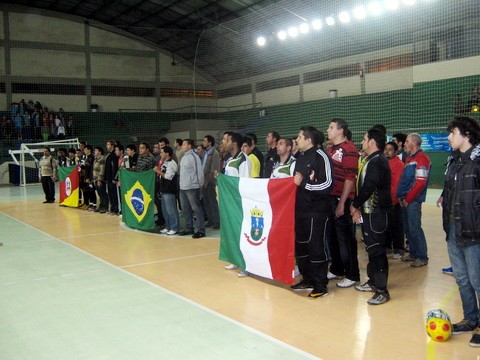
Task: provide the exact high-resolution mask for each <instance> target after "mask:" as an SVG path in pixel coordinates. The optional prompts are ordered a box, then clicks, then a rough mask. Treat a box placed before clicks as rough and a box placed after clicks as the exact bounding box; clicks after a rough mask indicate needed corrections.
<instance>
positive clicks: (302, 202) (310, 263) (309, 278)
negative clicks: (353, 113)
mask: <svg viewBox="0 0 480 360" xmlns="http://www.w3.org/2000/svg"><path fill="white" fill-rule="evenodd" d="M323 140H324V136H323V134H322V133H320V132H319V131H318V130H317V129H316V128H314V127H312V126H304V127H302V128H301V129H300V131H299V133H298V137H297V139H296V142H297V148H298V150H299V151H300V155H299V156H298V157H297V162H296V165H295V175H294V178H293V179H294V182H295V184H296V185H297V186H298V190H297V197H296V205H295V256H296V259H297V265H298V269H299V271H300V274H302V277H303V280H302V281H301V282H299V283H298V284H295V285H292V286H291V289H292V290H306V289H312V292H311V293H310V294H309V295H308V297H310V298H318V297H321V296H325V295H327V293H328V290H327V284H328V279H327V272H328V261H329V254H328V245H327V239H326V234H327V225H328V221H329V218H328V216H329V210H330V209H329V205H328V204H329V195H330V191H331V189H332V186H333V169H332V164H331V162H330V159H329V157H328V156H327V154H326V153H325V152H324V151H323V150H321V149H317V145H318V144H322V143H323Z"/></svg>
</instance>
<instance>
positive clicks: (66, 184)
mask: <svg viewBox="0 0 480 360" xmlns="http://www.w3.org/2000/svg"><path fill="white" fill-rule="evenodd" d="M79 171H80V167H79V166H78V165H76V166H68V167H59V168H58V186H59V190H60V205H64V206H70V207H78V200H79V189H78V187H79V184H80V173H79Z"/></svg>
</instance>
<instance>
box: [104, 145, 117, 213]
mask: <svg viewBox="0 0 480 360" xmlns="http://www.w3.org/2000/svg"><path fill="white" fill-rule="evenodd" d="M115 145H116V142H115V141H114V140H109V141H107V152H108V154H107V157H106V159H105V174H104V176H103V180H104V181H105V183H106V184H107V193H108V203H109V205H110V211H111V212H112V213H113V214H118V212H119V210H120V209H119V208H118V189H117V184H116V182H115V176H116V175H117V172H118V156H117V155H115ZM107 210H108V209H107Z"/></svg>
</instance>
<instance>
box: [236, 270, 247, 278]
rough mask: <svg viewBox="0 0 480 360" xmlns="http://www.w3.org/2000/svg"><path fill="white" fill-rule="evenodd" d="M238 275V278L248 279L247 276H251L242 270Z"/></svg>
mask: <svg viewBox="0 0 480 360" xmlns="http://www.w3.org/2000/svg"><path fill="white" fill-rule="evenodd" d="M237 275H238V277H247V276H250V273H249V272H248V271H246V270H242V271H240V272H239V273H238V274H237Z"/></svg>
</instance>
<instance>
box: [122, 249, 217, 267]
mask: <svg viewBox="0 0 480 360" xmlns="http://www.w3.org/2000/svg"><path fill="white" fill-rule="evenodd" d="M218 253H219V252H218V251H214V252H208V253H202V254H197V255H189V256H181V257H177V258H170V259H163V260H155V261H148V262H144V263H138V264H130V265H122V266H119V268H122V269H126V268H131V267H135V266H143V265H150V264H158V263H163V262H169V261H175V260H184V259H191V258H196V257H201V256H207V255H213V254H218Z"/></svg>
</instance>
